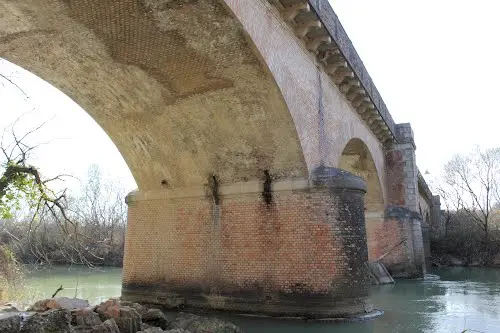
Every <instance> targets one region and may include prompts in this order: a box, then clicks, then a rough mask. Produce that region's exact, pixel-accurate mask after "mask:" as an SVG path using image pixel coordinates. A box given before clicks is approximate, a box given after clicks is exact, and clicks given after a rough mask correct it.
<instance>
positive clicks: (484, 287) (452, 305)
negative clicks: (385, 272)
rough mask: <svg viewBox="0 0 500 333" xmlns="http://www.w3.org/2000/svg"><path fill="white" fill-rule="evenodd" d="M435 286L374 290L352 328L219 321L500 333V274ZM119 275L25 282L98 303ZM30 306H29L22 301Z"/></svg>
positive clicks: (319, 332)
mask: <svg viewBox="0 0 500 333" xmlns="http://www.w3.org/2000/svg"><path fill="white" fill-rule="evenodd" d="M432 273H433V274H437V275H439V276H440V277H441V279H440V280H438V281H397V282H396V284H395V285H385V286H374V287H373V288H372V302H373V303H374V304H375V306H376V308H378V309H382V310H384V311H385V314H384V315H383V316H381V317H379V318H377V319H374V320H370V321H366V322H358V323H327V322H322V323H319V322H309V323H306V322H302V321H290V320H271V319H256V318H245V317H225V318H224V319H229V320H231V321H232V322H234V323H235V324H237V325H239V326H240V327H242V328H243V329H244V331H245V332H247V333H257V332H258V333H262V332H276V333H285V332H286V333H295V332H310V333H326V332H339V333H383V332H399V333H421V332H425V333H427V332H429V333H430V332H433V333H460V332H463V331H464V330H465V329H470V330H476V331H479V332H484V333H500V270H498V269H497V270H495V269H487V268H451V269H441V270H435V271H433V272H432ZM120 283H121V269H118V268H102V269H100V270H97V271H91V270H90V269H88V268H72V269H69V268H64V267H57V268H52V269H51V270H50V271H47V270H42V271H40V270H38V271H34V272H32V273H30V274H28V276H27V281H26V288H27V290H28V291H29V293H28V294H29V295H30V298H32V299H33V300H34V299H41V298H46V297H50V295H51V294H52V293H53V292H54V291H55V290H56V289H57V288H58V287H59V286H60V285H63V287H64V288H65V289H64V290H63V291H62V292H60V293H59V294H58V295H59V296H68V297H74V296H75V294H76V296H77V297H80V298H85V299H88V300H89V301H90V302H91V303H94V304H95V303H99V302H101V301H103V300H105V299H107V298H109V297H111V296H119V295H120ZM27 301H30V300H27Z"/></svg>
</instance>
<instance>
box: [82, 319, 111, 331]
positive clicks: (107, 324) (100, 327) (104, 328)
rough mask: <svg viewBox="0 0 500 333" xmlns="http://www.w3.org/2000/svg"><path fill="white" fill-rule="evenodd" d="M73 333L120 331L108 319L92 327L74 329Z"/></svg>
mask: <svg viewBox="0 0 500 333" xmlns="http://www.w3.org/2000/svg"><path fill="white" fill-rule="evenodd" d="M75 333H120V329H119V328H118V325H116V322H115V321H114V319H108V320H106V321H105V322H104V323H102V324H99V325H97V326H94V327H83V326H79V327H75Z"/></svg>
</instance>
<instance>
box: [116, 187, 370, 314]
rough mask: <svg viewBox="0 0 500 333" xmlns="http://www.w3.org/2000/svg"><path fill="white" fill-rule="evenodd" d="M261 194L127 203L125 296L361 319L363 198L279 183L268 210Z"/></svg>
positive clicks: (230, 190)
mask: <svg viewBox="0 0 500 333" xmlns="http://www.w3.org/2000/svg"><path fill="white" fill-rule="evenodd" d="M261 191H262V185H261V184H259V183H243V184H233V185H230V186H223V187H221V188H220V193H221V201H220V206H219V207H216V206H215V205H214V201H213V198H211V197H210V196H207V195H206V193H207V192H206V191H202V190H201V189H198V190H196V189H185V190H184V191H182V195H181V196H179V195H178V193H180V192H173V191H171V192H170V193H169V192H168V191H165V193H156V194H155V193H144V194H142V193H136V194H133V195H132V196H130V197H129V199H128V203H129V220H128V221H129V222H128V223H129V227H128V233H127V241H126V253H125V263H124V273H123V283H124V291H123V296H124V297H127V298H130V299H137V298H139V299H141V300H143V301H144V300H147V301H151V302H156V303H163V304H167V305H178V304H179V303H182V305H183V306H187V307H203V308H210V309H225V310H237V311H245V312H264V313H269V314H280V315H306V316H320V317H321V316H339V315H352V314H355V313H362V312H364V311H365V309H367V307H368V304H367V303H366V301H367V299H366V298H367V296H368V286H369V281H368V276H367V274H366V271H365V263H366V261H367V249H366V236H365V225H364V219H363V209H362V207H363V191H361V190H349V189H345V188H344V189H341V190H336V189H333V188H332V186H330V185H328V184H326V185H325V184H319V185H318V184H316V185H311V184H310V183H309V182H308V181H307V180H299V181H290V182H280V183H276V184H274V186H273V192H272V204H271V205H267V204H266V203H265V202H264V200H263V199H262V194H261ZM186 193H187V194H186ZM148 293H149V297H148V296H145V295H148ZM340 305H341V306H340Z"/></svg>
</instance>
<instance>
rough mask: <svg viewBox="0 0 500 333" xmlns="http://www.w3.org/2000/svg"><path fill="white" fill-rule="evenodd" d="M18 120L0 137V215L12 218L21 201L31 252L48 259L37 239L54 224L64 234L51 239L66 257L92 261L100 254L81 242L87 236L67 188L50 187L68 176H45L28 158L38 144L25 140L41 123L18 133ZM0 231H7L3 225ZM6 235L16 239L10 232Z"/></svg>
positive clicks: (48, 233) (51, 230) (48, 234)
mask: <svg viewBox="0 0 500 333" xmlns="http://www.w3.org/2000/svg"><path fill="white" fill-rule="evenodd" d="M18 121H19V119H18V120H17V121H16V122H14V123H13V124H12V125H11V126H8V127H7V128H5V129H4V131H3V133H2V136H1V139H0V152H1V157H0V218H4V219H6V218H11V217H12V215H13V212H14V211H16V210H20V209H21V207H22V206H23V204H24V207H26V206H27V208H28V210H29V211H30V215H31V218H30V220H29V225H28V227H27V230H26V233H27V234H26V237H24V240H28V245H29V249H30V252H31V253H32V254H33V255H34V256H35V257H36V258H37V259H38V260H40V261H43V262H50V258H49V257H48V255H47V251H46V249H45V248H44V247H43V246H41V243H40V241H41V240H43V238H48V237H51V238H52V237H53V236H55V230H54V227H57V228H58V229H59V231H60V232H61V233H62V234H64V237H60V238H55V237H54V238H53V239H54V240H57V241H59V244H58V245H59V247H60V249H61V251H62V254H63V256H65V257H66V259H67V261H68V262H71V263H85V264H88V265H92V259H95V260H101V258H99V257H97V256H92V252H91V251H88V249H87V248H86V247H85V246H84V245H83V244H84V240H85V238H86V237H87V236H86V235H84V234H82V233H81V230H80V227H79V224H78V222H77V221H75V220H74V219H73V217H72V213H71V211H70V207H69V204H68V200H67V191H66V189H63V190H60V191H55V190H53V187H51V184H52V183H53V182H55V181H64V179H65V177H69V176H68V175H58V176H55V177H50V178H46V177H44V176H43V175H42V173H41V172H40V170H39V169H38V168H37V167H36V166H34V165H32V164H30V162H29V161H30V157H31V155H32V153H33V152H34V151H35V150H36V149H37V148H38V147H39V145H30V144H28V143H27V142H28V141H29V139H30V136H32V135H34V133H36V132H37V131H38V130H40V129H41V128H42V127H43V126H44V124H41V125H39V126H37V127H35V128H33V129H31V130H29V131H26V132H25V133H23V134H21V135H20V134H18V131H17V130H16V125H17V123H18ZM48 221H49V222H51V223H47V222H48ZM3 232H4V233H10V232H9V231H8V230H7V229H6V228H3ZM9 236H10V237H11V238H12V239H13V240H16V241H19V238H18V237H16V236H15V235H13V234H12V233H10V235H9ZM40 237H42V239H40ZM68 249H70V250H68ZM92 257H93V258H92Z"/></svg>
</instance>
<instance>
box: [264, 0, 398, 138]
mask: <svg viewBox="0 0 500 333" xmlns="http://www.w3.org/2000/svg"><path fill="white" fill-rule="evenodd" d="M273 3H274V4H275V5H276V6H277V7H278V9H279V10H280V11H281V13H282V16H283V19H284V20H285V21H287V22H288V23H289V24H290V25H291V26H292V28H293V29H294V31H295V35H296V36H297V37H298V38H300V39H302V40H303V42H304V44H305V46H306V48H307V49H308V50H309V51H310V52H311V53H313V54H314V55H315V56H316V58H317V60H318V64H319V65H320V66H322V67H323V69H324V71H325V72H326V73H328V74H329V75H330V77H331V78H332V81H333V82H334V83H335V84H336V85H337V86H338V88H339V90H340V91H341V92H342V93H343V94H344V96H345V97H346V99H347V100H348V101H349V102H350V103H351V105H352V106H353V108H354V109H355V110H356V112H357V113H358V114H359V115H360V117H361V118H362V119H363V120H364V121H365V123H366V124H367V125H368V127H369V128H370V129H371V131H372V132H373V133H374V134H375V136H376V137H377V139H378V140H380V141H381V142H382V143H386V142H394V141H395V139H396V125H395V123H394V120H393V119H392V116H391V114H390V113H389V110H388V109H387V106H386V105H385V103H384V101H383V99H382V97H381V96H380V93H379V92H378V90H377V88H376V87H375V84H374V83H373V80H372V79H371V77H370V75H369V74H368V71H367V70H366V68H365V66H364V64H363V62H362V61H361V58H360V57H359V55H358V53H357V52H356V50H355V49H354V46H353V45H352V42H351V40H350V39H349V37H348V36H347V33H346V32H345V30H344V28H343V27H342V24H341V23H340V21H339V19H338V17H337V15H336V14H335V12H334V11H333V9H332V7H331V6H330V4H329V2H328V1H327V0H307V1H306V0H273Z"/></svg>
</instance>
